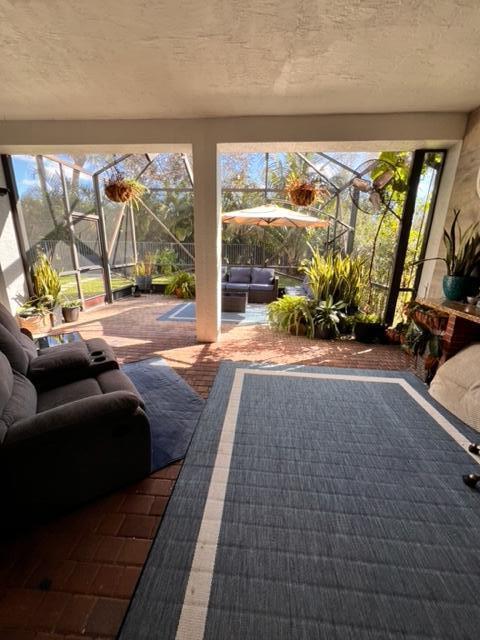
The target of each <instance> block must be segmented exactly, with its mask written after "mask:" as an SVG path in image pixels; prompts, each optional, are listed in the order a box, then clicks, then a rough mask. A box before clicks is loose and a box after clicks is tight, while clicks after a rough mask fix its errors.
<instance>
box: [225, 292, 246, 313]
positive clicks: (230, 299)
mask: <svg viewBox="0 0 480 640" xmlns="http://www.w3.org/2000/svg"><path fill="white" fill-rule="evenodd" d="M247 302H248V293H247V292H246V291H245V292H244V291H225V292H224V293H222V311H233V312H235V313H245V310H246V307H247Z"/></svg>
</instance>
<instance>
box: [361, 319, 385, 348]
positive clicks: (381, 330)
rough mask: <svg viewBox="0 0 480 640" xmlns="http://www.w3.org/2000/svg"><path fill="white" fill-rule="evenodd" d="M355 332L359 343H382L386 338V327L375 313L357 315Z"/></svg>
mask: <svg viewBox="0 0 480 640" xmlns="http://www.w3.org/2000/svg"><path fill="white" fill-rule="evenodd" d="M354 331H355V339H356V340H358V342H366V343H371V342H381V341H382V340H383V339H384V337H385V325H384V324H382V322H380V318H379V317H378V316H377V315H376V314H375V313H357V314H356V315H355V329H354Z"/></svg>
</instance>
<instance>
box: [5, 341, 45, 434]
mask: <svg viewBox="0 0 480 640" xmlns="http://www.w3.org/2000/svg"><path fill="white" fill-rule="evenodd" d="M36 411H37V392H36V390H35V387H34V386H33V384H32V383H31V382H30V380H28V379H27V378H25V376H22V375H21V374H19V373H16V372H14V371H12V367H11V366H10V363H9V361H8V358H7V357H6V356H5V355H4V354H3V353H0V444H1V443H2V442H3V441H4V440H5V437H6V436H7V433H8V430H9V428H10V427H11V426H12V425H13V424H15V422H17V421H18V420H22V419H23V418H29V417H31V416H33V415H35V413H36Z"/></svg>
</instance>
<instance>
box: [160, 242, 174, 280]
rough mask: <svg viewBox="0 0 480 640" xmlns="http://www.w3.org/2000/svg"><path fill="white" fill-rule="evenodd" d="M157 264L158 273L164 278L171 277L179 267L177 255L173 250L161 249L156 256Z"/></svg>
mask: <svg viewBox="0 0 480 640" xmlns="http://www.w3.org/2000/svg"><path fill="white" fill-rule="evenodd" d="M155 264H156V267H157V271H158V273H160V274H161V275H163V276H171V275H172V273H173V272H174V271H175V267H176V265H177V254H176V253H175V251H174V250H173V249H169V248H165V249H161V250H159V251H157V253H156V254H155Z"/></svg>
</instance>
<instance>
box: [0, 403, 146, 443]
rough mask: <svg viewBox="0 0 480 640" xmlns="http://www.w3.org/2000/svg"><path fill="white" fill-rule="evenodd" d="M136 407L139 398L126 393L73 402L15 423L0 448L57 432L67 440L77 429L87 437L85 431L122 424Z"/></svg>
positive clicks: (35, 439)
mask: <svg viewBox="0 0 480 640" xmlns="http://www.w3.org/2000/svg"><path fill="white" fill-rule="evenodd" d="M139 406H140V400H139V398H138V397H137V396H136V395H135V394H133V393H131V392H129V391H112V392H111V393H105V394H103V395H98V396H91V397H89V398H83V399H81V400H75V401H74V402H69V403H67V404H64V405H61V406H59V407H54V408H53V409H48V410H47V411H42V412H41V413H37V414H36V415H35V416H32V417H30V418H24V419H23V420H19V421H18V422H15V423H14V424H13V425H12V426H11V427H10V429H9V431H8V435H7V438H6V440H5V442H4V443H3V447H5V449H8V448H9V447H15V446H17V445H21V444H22V443H24V442H25V441H27V440H30V441H32V442H38V441H39V440H50V439H51V438H52V437H53V438H56V437H57V436H58V435H59V433H63V434H65V436H66V437H68V436H69V434H71V432H72V431H75V430H78V429H81V430H82V431H85V432H86V436H85V437H89V436H88V431H89V430H92V429H93V430H98V429H99V428H102V427H105V426H108V427H111V426H112V425H114V424H115V423H117V422H121V421H124V420H125V417H127V416H128V415H134V414H135V412H136V411H137V409H138V408H139Z"/></svg>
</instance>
